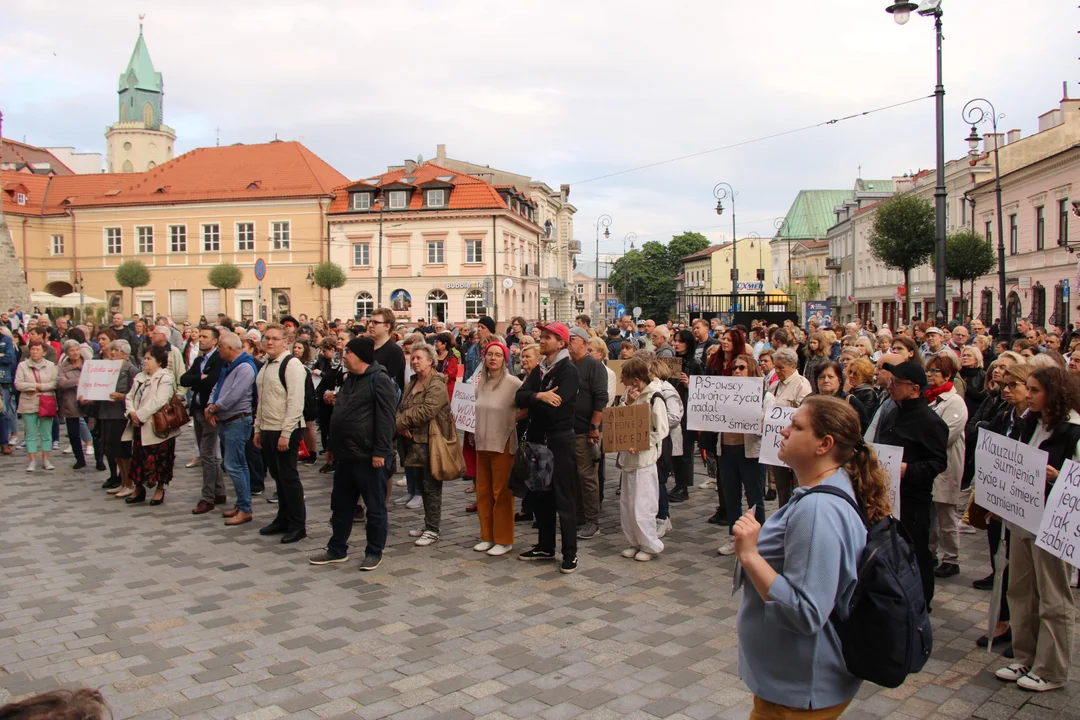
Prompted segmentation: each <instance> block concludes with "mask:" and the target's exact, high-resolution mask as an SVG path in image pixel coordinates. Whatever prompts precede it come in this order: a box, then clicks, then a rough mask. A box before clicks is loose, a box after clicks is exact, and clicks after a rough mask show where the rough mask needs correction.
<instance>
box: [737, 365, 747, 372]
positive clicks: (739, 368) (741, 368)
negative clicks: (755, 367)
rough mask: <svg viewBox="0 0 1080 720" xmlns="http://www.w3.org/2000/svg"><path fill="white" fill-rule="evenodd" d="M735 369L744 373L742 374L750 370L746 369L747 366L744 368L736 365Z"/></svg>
mask: <svg viewBox="0 0 1080 720" xmlns="http://www.w3.org/2000/svg"><path fill="white" fill-rule="evenodd" d="M735 369H736V370H742V371H744V372H750V368H748V367H747V366H745V365H736V366H735Z"/></svg>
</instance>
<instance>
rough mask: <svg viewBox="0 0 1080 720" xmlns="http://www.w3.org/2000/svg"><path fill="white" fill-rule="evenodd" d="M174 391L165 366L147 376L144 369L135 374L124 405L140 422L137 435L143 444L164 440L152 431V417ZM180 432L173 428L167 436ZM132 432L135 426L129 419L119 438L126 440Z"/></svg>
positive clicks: (133, 432)
mask: <svg viewBox="0 0 1080 720" xmlns="http://www.w3.org/2000/svg"><path fill="white" fill-rule="evenodd" d="M175 393H176V386H175V385H174V384H173V374H172V373H171V372H170V371H169V370H168V369H167V368H161V369H159V370H158V371H157V372H156V373H154V374H153V375H151V376H149V377H148V376H147V375H146V372H145V371H144V372H141V373H139V374H138V375H136V376H135V384H134V385H132V387H131V390H129V391H128V394H127V399H126V400H125V401H124V407H125V409H126V411H127V413H128V414H129V415H130V414H131V413H135V414H136V415H137V416H138V418H139V422H141V423H142V425H140V426H139V429H140V432H141V435H140V436H139V437H140V438H141V439H142V444H143V445H157V444H159V443H163V442H165V439H163V438H159V437H158V436H157V435H156V434H155V433H154V424H153V417H154V413H156V412H157V411H158V410H160V409H161V408H163V407H165V405H167V404H168V402H169V400H171V399H172V396H173V395H174V394H175ZM180 432H181V430H175V431H173V432H172V433H170V434H169V437H170V438H174V437H177V436H178V435H180ZM134 434H135V427H134V425H132V423H131V420H130V419H129V420H128V424H127V427H126V428H124V434H123V435H122V436H121V438H120V439H121V440H123V441H124V442H128V441H130V440H131V439H132V438H133V437H134Z"/></svg>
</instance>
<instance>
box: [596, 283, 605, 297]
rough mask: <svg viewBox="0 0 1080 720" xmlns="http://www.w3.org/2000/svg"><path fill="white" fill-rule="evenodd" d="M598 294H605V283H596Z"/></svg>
mask: <svg viewBox="0 0 1080 720" xmlns="http://www.w3.org/2000/svg"><path fill="white" fill-rule="evenodd" d="M596 294H597V295H603V294H604V283H596Z"/></svg>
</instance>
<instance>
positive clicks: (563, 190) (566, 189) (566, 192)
mask: <svg viewBox="0 0 1080 720" xmlns="http://www.w3.org/2000/svg"><path fill="white" fill-rule="evenodd" d="M559 194H560V195H562V201H563V202H566V201H567V199H569V197H570V186H569V185H567V184H565V183H564V184H562V185H560V186H559Z"/></svg>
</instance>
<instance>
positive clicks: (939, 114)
mask: <svg viewBox="0 0 1080 720" xmlns="http://www.w3.org/2000/svg"><path fill="white" fill-rule="evenodd" d="M885 11H886V12H888V13H890V14H891V15H892V16H893V20H895V21H896V24H897V25H905V24H907V21H908V19H909V18H910V17H911V13H912V12H914V11H918V13H919V14H920V15H922V16H923V17H933V18H934V30H935V33H936V36H937V86H936V87H935V88H934V112H935V113H936V121H937V122H936V125H937V184H936V185H935V186H934V210H935V220H936V229H937V231H936V233H935V238H934V247H935V252H934V276H935V277H934V291H935V292H934V303H935V304H936V305H937V312H936V313H935V320H936V324H937V325H942V324H943V323H944V322H945V320H946V318H947V317H948V308H947V303H948V300H947V298H946V297H945V280H946V278H945V273H946V267H945V229H946V228H945V200H946V196H947V194H948V193H947V191H946V189H945V85H944V82H943V81H942V76H941V39H942V38H941V16H942V10H941V0H927V1H926V2H925V4H924V6H923V7H922V9H919V4H918V3H914V2H904V1H903V0H898V2H894V3H893V4H892V5H890V6H889V7H887V8H885Z"/></svg>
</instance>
